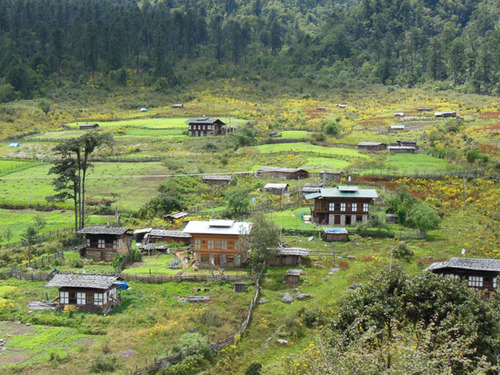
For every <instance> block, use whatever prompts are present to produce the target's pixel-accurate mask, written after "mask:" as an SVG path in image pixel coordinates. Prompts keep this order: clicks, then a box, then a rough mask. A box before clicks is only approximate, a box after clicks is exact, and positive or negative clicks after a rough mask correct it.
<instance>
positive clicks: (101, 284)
mask: <svg viewBox="0 0 500 375" xmlns="http://www.w3.org/2000/svg"><path fill="white" fill-rule="evenodd" d="M116 280H117V277H116V276H104V275H75V274H59V275H55V276H54V277H53V278H52V280H50V281H49V282H48V283H47V285H45V286H46V287H59V288H60V287H67V288H92V289H104V290H107V289H109V288H110V287H111V286H112V285H113V283H114V282H115V281H116Z"/></svg>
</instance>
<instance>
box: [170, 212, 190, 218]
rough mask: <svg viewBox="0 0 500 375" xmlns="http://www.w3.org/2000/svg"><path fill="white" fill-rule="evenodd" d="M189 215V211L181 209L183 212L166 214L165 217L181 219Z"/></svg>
mask: <svg viewBox="0 0 500 375" xmlns="http://www.w3.org/2000/svg"><path fill="white" fill-rule="evenodd" d="M188 215H189V213H188V212H185V211H181V212H176V213H174V214H168V215H165V217H171V218H172V219H181V218H183V217H186V216H188Z"/></svg>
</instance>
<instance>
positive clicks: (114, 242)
mask: <svg viewBox="0 0 500 375" xmlns="http://www.w3.org/2000/svg"><path fill="white" fill-rule="evenodd" d="M116 244H117V241H116V240H114V241H113V249H116Z"/></svg>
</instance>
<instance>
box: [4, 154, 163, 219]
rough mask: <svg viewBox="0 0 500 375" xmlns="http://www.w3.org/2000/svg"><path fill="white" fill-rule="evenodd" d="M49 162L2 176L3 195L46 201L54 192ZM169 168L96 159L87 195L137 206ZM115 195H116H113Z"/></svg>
mask: <svg viewBox="0 0 500 375" xmlns="http://www.w3.org/2000/svg"><path fill="white" fill-rule="evenodd" d="M49 169H50V165H48V164H44V165H40V166H38V167H33V168H30V169H28V170H24V171H20V172H14V173H10V174H9V175H7V176H4V177H2V178H1V179H0V198H1V199H6V200H9V201H14V202H15V201H22V202H30V201H31V202H33V203H36V202H41V203H44V202H45V198H46V197H47V196H50V195H53V194H54V190H53V187H52V185H50V182H51V181H52V180H53V179H54V176H52V175H48V171H49ZM167 173H168V171H167V170H166V168H165V167H164V166H163V165H162V163H159V162H154V163H94V168H92V169H91V170H90V172H89V174H88V177H87V187H86V189H87V196H88V197H93V198H110V199H112V198H113V197H116V199H117V205H118V208H119V209H122V210H137V209H139V208H140V207H141V206H142V205H143V204H145V203H146V202H148V201H149V199H150V198H151V196H153V195H155V194H156V192H157V190H158V187H159V186H160V184H161V183H162V182H163V180H164V179H165V178H166V177H165V174H167ZM113 199H114V198H113Z"/></svg>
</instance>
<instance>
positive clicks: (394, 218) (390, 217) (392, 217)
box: [385, 214, 398, 224]
mask: <svg viewBox="0 0 500 375" xmlns="http://www.w3.org/2000/svg"><path fill="white" fill-rule="evenodd" d="M397 222H398V215H396V214H386V215H385V223H386V224H396V223H397Z"/></svg>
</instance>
